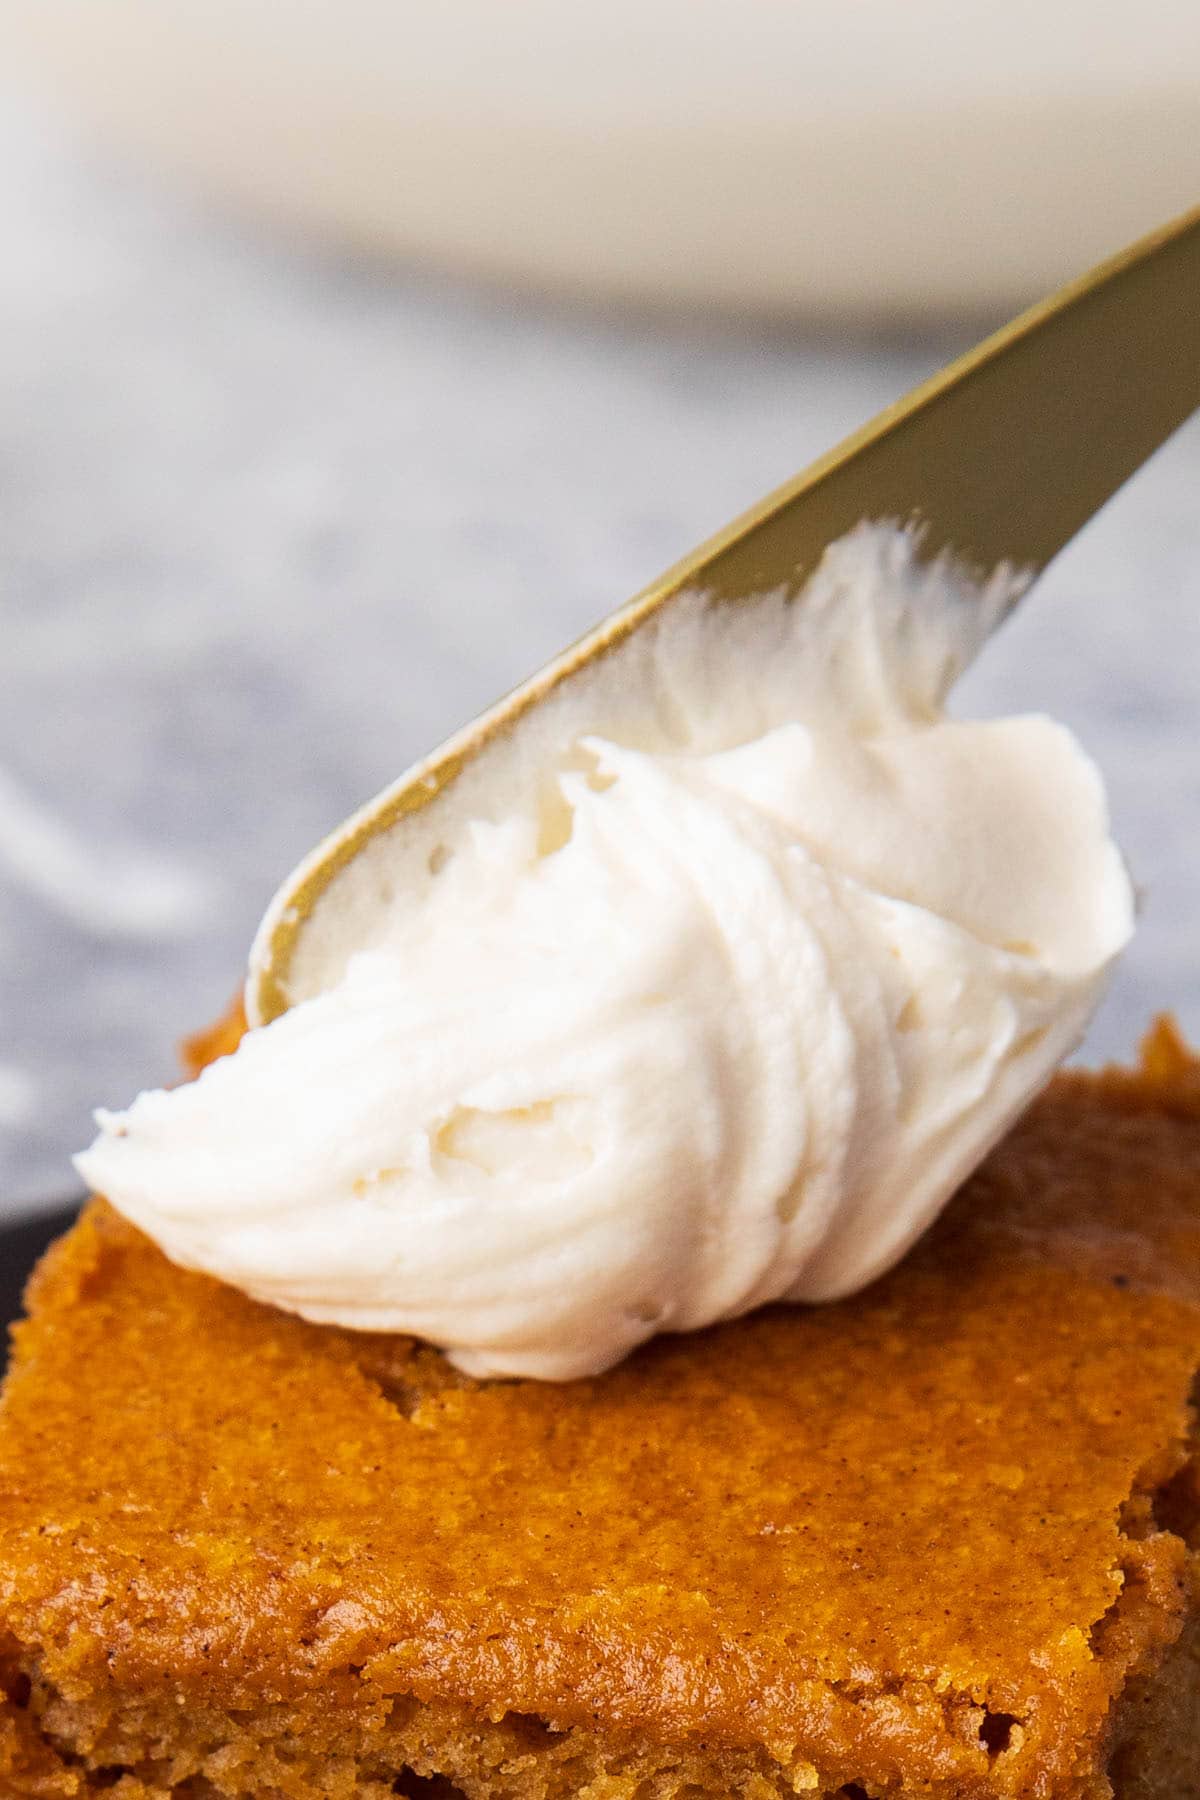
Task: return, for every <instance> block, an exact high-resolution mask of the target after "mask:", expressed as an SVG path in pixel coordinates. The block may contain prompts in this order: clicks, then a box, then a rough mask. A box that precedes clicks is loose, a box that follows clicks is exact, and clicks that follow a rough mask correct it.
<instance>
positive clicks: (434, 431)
mask: <svg viewBox="0 0 1200 1800" xmlns="http://www.w3.org/2000/svg"><path fill="white" fill-rule="evenodd" d="M0 241H2V242H3V246H4V252H3V256H2V257H0V630H2V634H3V636H2V640H0V641H2V643H3V656H2V657H0V1028H2V1033H3V1035H2V1037H0V1195H2V1196H3V1202H2V1204H3V1206H4V1207H5V1208H6V1209H7V1210H8V1211H9V1212H10V1213H11V1212H17V1211H21V1210H26V1209H28V1208H30V1207H32V1206H34V1205H38V1204H45V1203H48V1202H49V1201H51V1200H52V1199H54V1198H56V1197H58V1196H60V1195H62V1194H64V1193H67V1192H69V1191H70V1190H71V1189H72V1187H73V1185H74V1179H73V1176H72V1173H71V1170H70V1167H69V1163H68V1155H69V1152H70V1151H71V1150H72V1149H74V1148H78V1147H79V1146H80V1145H81V1144H82V1143H83V1142H84V1141H85V1140H86V1139H87V1138H88V1136H89V1135H90V1127H89V1118H88V1113H89V1108H90V1107H91V1106H92V1105H93V1104H95V1103H97V1102H103V1103H121V1102H123V1101H124V1100H125V1099H127V1098H128V1097H129V1096H130V1095H131V1093H132V1092H133V1090H134V1089H135V1088H137V1087H138V1086H139V1085H145V1084H148V1083H156V1082H160V1081H163V1080H168V1079H170V1078H171V1075H172V1070H173V1067H174V1062H173V1056H174V1051H173V1046H174V1044H175V1042H176V1040H177V1039H178V1038H179V1036H180V1035H181V1034H182V1033H183V1032H185V1031H187V1030H189V1029H191V1028H192V1027H194V1026H195V1025H197V1024H199V1023H201V1022H203V1021H205V1020H206V1019H207V1018H209V1017H210V1016H211V1015H212V1014H214V1013H215V1012H216V1011H217V1010H218V1009H219V1008H221V1007H222V1006H223V1005H224V1004H225V1002H226V1001H227V999H228V998H229V996H230V994H231V993H232V991H233V989H234V987H235V986H236V984H237V982H238V979H239V972H240V969H241V966H242V964H243V961H244V956H245V951H246V947H247V945H248V942H249V938H250V935H251V932H252V930H253V927H254V925H255V923H256V921H257V918H258V915H259V913H260V911H261V909H262V907H263V905H264V903H265V901H266V899H267V898H268V896H269V894H270V892H271V890H272V889H273V887H274V885H275V883H276V881H277V879H278V878H279V876H280V875H281V874H282V873H283V872H284V871H285V870H286V869H287V868H288V867H289V866H290V865H291V864H292V863H293V862H294V861H295V860H296V858H297V857H298V856H299V855H300V854H301V853H302V852H303V851H305V850H306V849H307V848H308V847H309V846H310V845H311V844H312V843H313V842H314V841H315V840H316V839H317V838H318V837H319V836H320V835H321V834H322V833H323V832H324V831H325V830H326V829H327V828H328V827H329V826H330V825H332V824H333V823H334V822H336V821H337V820H338V819H339V818H340V817H342V816H343V815H344V814H345V813H346V812H347V811H348V810H349V809H350V808H351V807H352V806H353V805H354V804H355V803H356V802H357V801H359V800H361V799H362V798H364V797H365V796H366V795H368V794H370V793H371V792H372V791H373V790H375V789H376V788H377V787H379V786H380V785H382V784H383V783H384V782H385V781H387V780H388V779H390V778H391V777H392V776H394V775H395V774H396V773H397V772H398V771H399V770H400V769H402V768H403V767H404V765H405V764H406V763H407V762H408V761H409V760H410V759H411V758H412V757H413V756H414V755H416V754H418V753H419V752H420V751H422V750H424V749H426V748H428V747H429V746H431V745H432V744H434V743H436V742H437V741H438V740H439V739H440V738H442V737H443V736H444V735H445V734H446V732H447V731H448V730H450V729H451V728H452V727H453V726H455V725H456V724H458V723H460V722H461V721H462V720H463V719H465V718H467V717H469V716H470V715H471V714H472V713H473V712H475V711H477V710H478V709H479V708H480V707H481V706H482V705H484V704H486V703H487V702H488V701H490V700H491V699H493V698H494V697H495V696H496V695H497V694H498V693H499V692H500V691H502V690H503V689H504V688H506V687H507V686H509V685H511V684H512V683H513V682H514V681H516V680H518V679H519V678H520V677H521V676H523V675H524V674H526V673H527V672H528V671H529V670H530V669H531V668H533V667H534V666H536V665H537V664H538V663H539V662H540V661H542V660H543V659H544V658H545V657H546V656H548V655H549V654H551V653H552V652H553V651H555V650H556V649H558V648H559V647H560V646H561V645H562V644H563V643H564V642H565V641H566V640H567V639H569V638H571V637H572V636H574V635H576V634H578V633H579V631H581V630H582V629H583V628H584V627H586V626H587V625H589V624H590V623H592V622H593V621H594V620H596V619H597V618H599V617H600V616H602V615H603V614H604V613H605V612H607V611H608V610H609V609H610V608H611V607H612V606H613V605H614V604H615V603H617V602H618V601H620V600H621V599H623V598H624V597H625V596H626V595H627V594H629V593H630V592H631V591H633V590H634V589H635V588H637V587H638V586H640V585H641V584H642V583H643V582H644V581H645V580H646V579H647V578H649V577H650V576H652V575H653V574H655V573H657V571H658V570H659V569H660V568H661V567H663V566H664V565H666V564H667V563H668V562H670V561H671V560H672V559H673V558H675V557H676V556H677V555H678V554H680V553H681V552H682V551H684V550H685V549H686V548H688V546H689V545H691V544H692V543H693V542H694V541H696V540H697V539H698V538H699V537H701V536H703V535H705V534H706V533H707V532H708V531H709V530H711V529H712V528H714V527H715V526H717V525H718V524H720V523H722V522H723V521H724V520H725V519H726V518H727V517H729V516H730V515H732V514H733V513H734V512H735V511H737V510H738V509H739V508H740V507H741V506H743V505H744V504H746V503H747V502H749V501H751V500H753V499H754V498H756V497H757V496H758V495H759V494H760V493H762V492H763V491H764V490H765V489H767V488H768V487H770V486H771V485H773V484H774V483H776V482H778V481H780V480H782V479H783V478H785V477H786V476H788V475H789V474H790V473H792V472H793V471H794V470H795V469H796V468H798V467H799V466H800V465H802V464H803V463H804V462H805V461H806V460H808V459H809V458H810V457H812V456H813V455H814V454H816V453H817V452H818V451H820V450H822V449H824V448H825V447H826V446H827V445H828V444H829V443H831V442H832V441H834V440H835V439H836V438H838V437H839V436H840V435H842V434H843V433H844V432H846V431H847V430H849V429H851V428H852V427H853V426H855V425H857V424H858V423H860V422H861V421H862V420H863V419H864V418H865V417H867V416H868V415H869V414H870V413H872V412H873V411H874V410H875V409H876V408H877V407H879V406H880V405H881V404H883V403H884V402H885V401H888V400H890V399H892V398H894V397H895V396H896V395H898V394H900V393H902V392H903V391H904V390H905V389H906V388H908V387H909V386H910V385H911V384H912V383H913V382H914V381H916V380H917V379H919V378H920V377H921V376H923V375H924V374H926V373H928V372H929V371H930V370H931V369H933V368H935V367H936V366H937V365H939V364H940V363H941V362H942V361H944V360H945V358H946V357H947V356H949V355H950V354H952V353H953V352H954V351H955V350H956V349H958V348H960V347H961V346H962V345H963V344H964V343H965V342H966V340H967V338H968V337H969V336H970V335H971V333H970V331H969V330H968V328H967V327H965V326H964V327H963V329H962V330H961V331H959V332H954V331H952V330H943V331H941V332H940V333H937V334H931V335H930V336H929V337H928V338H925V339H912V338H909V339H906V340H904V341H887V340H874V341H858V340H854V339H851V338H846V339H844V340H843V339H836V338H830V337H829V336H825V337H821V338H817V337H813V338H806V337H805V336H804V335H803V334H802V333H801V332H800V331H799V330H796V331H792V332H783V331H776V332H774V333H773V334H766V333H763V332H762V331H761V330H755V329H752V328H750V327H745V328H739V327H738V326H737V325H735V324H730V323H726V324H724V325H719V324H713V323H710V324H703V323H701V322H697V321H694V320H693V321H690V322H689V321H662V320H659V321H655V320H631V319H626V320H621V319H614V318H604V317H602V316H596V317H586V316H582V315H579V314H570V313H566V312H563V311H555V310H548V309H547V310H543V309H541V308H539V307H538V306H537V305H536V304H534V303H531V302H528V301H517V300H515V299H511V298H507V297H504V296H497V295H485V294H478V293H473V292H470V291H465V290H462V289H458V288H455V287H453V286H450V285H446V284H443V283H440V282H438V281H437V280H435V279H433V278H429V277H424V276H421V275H419V274H414V273H409V274H400V275H396V274H389V273H386V272H384V271H381V270H378V269H371V268H365V267H348V266H346V265H344V264H338V263H336V262H334V261H331V260H329V259H327V258H326V257H324V256H322V255H321V254H319V253H316V252H309V251H307V250H305V249H304V248H303V247H302V246H297V245H289V244H286V243H280V242H272V241H264V240H263V238H262V237H261V235H259V234H256V233H252V232H251V231H249V230H248V229H247V228H245V227H242V226H240V225H238V224H236V223H231V222H229V221H227V220H224V219H221V218H219V217H215V216H213V215H211V214H208V213H206V212H205V211H203V210H202V209H201V208H199V207H197V206H195V205H193V204H192V203H190V202H189V201H187V200H186V199H181V198H180V197H178V196H176V195H172V194H169V193H166V192H163V191H159V190H158V189H156V187H155V186H154V184H153V183H152V182H151V181H150V180H148V179H146V178H145V177H143V176H141V175H139V174H138V173H137V172H135V171H133V170H131V169H127V168H123V167H121V166H119V165H118V164H117V163H115V162H111V161H110V162H105V161H104V160H103V159H100V158H98V157H96V156H95V155H94V154H92V153H90V152H87V151H85V150H84V148H83V147H81V146H80V145H78V144H76V143H75V142H73V141H72V139H71V138H70V137H69V135H67V134H66V133H65V131H63V130H62V129H61V128H60V127H59V126H57V125H54V124H53V123H51V122H50V121H49V120H48V119H46V118H44V117H41V116H39V115H38V114H36V113H35V112H33V111H32V110H31V109H30V108H29V107H28V105H27V104H25V103H24V102H18V101H17V100H16V99H15V98H13V97H12V96H9V97H8V98H3V97H0ZM1030 427H1031V429H1036V420H1031V421H1030ZM1198 494H1200V428H1197V426H1195V425H1193V426H1192V427H1190V428H1189V429H1187V430H1185V431H1184V432H1183V433H1181V434H1180V435H1179V436H1178V437H1177V439H1176V440H1175V441H1174V442H1173V443H1172V444H1171V445H1169V446H1168V447H1167V448H1166V449H1165V450H1164V451H1162V452H1161V453H1160V454H1159V456H1158V457H1157V458H1156V459H1155V460H1154V462H1153V463H1152V464H1151V465H1150V466H1149V467H1148V468H1147V469H1146V470H1144V471H1143V473H1142V474H1141V475H1139V477H1138V478H1137V479H1136V480H1135V481H1134V482H1133V483H1132V484H1131V485H1130V487H1129V488H1128V489H1127V490H1126V491H1125V493H1124V494H1123V495H1122V496H1121V497H1120V498H1119V500H1118V501H1117V502H1116V503H1115V504H1114V505H1112V506H1111V507H1110V508H1109V509H1108V511H1107V512H1106V513H1105V515H1104V516H1102V517H1101V518H1100V519H1098V520H1097V521H1095V522H1094V524H1093V525H1092V526H1090V527H1089V529H1088V530H1087V531H1086V532H1085V533H1084V534H1083V536H1082V537H1081V538H1080V539H1079V540H1078V542H1077V543H1076V544H1075V545H1074V546H1073V547H1072V548H1071V549H1070V551H1069V552H1068V553H1067V554H1066V555H1064V556H1063V557H1062V558H1061V559H1060V562H1059V563H1058V564H1057V565H1056V567H1055V568H1054V569H1053V570H1052V571H1051V572H1050V573H1049V574H1048V575H1047V577H1046V578H1045V579H1044V581H1043V582H1042V584H1041V585H1040V587H1039V589H1038V591H1037V592H1036V594H1035V595H1034V596H1033V597H1032V598H1031V599H1030V600H1029V601H1028V602H1027V604H1026V605H1025V607H1024V608H1023V610H1022V612H1021V613H1020V615H1019V616H1018V617H1017V619H1016V620H1015V621H1014V622H1013V623H1012V624H1011V625H1010V626H1009V627H1008V628H1007V629H1006V631H1005V632H1004V633H1003V634H1002V635H1001V637H1000V639H998V640H997V642H996V643H995V644H994V645H993V646H992V647H991V648H990V649H989V651H988V653H987V655H986V657H985V659H984V660H983V662H982V663H981V664H980V666H979V667H978V668H977V669H976V670H975V671H974V672H973V673H972V675H971V677H970V678H969V681H968V683H967V684H966V686H965V689H964V692H963V696H962V698H963V703H964V704H969V705H972V706H977V707H979V708H980V709H981V710H984V711H1014V710H1020V709H1026V708H1048V709H1052V710H1053V711H1055V712H1056V713H1057V714H1059V715H1060V716H1062V717H1064V718H1065V719H1067V720H1068V721H1070V723H1071V724H1072V725H1074V726H1075V727H1076V728H1077V729H1078V730H1079V731H1080V733H1081V734H1082V735H1083V737H1084V738H1085V740H1086V741H1087V743H1088V744H1089V745H1090V746H1091V748H1092V749H1093V751H1094V752H1095V753H1096V754H1097V755H1098V757H1099V759H1100V760H1101V762H1102V764H1103V766H1104V768H1105V770H1106V773H1107V775H1108V778H1109V782H1110V785H1111V792H1112V798H1113V805H1114V809H1115V813H1116V817H1117V821H1118V827H1119V832H1120V835H1121V837H1122V840H1123V842H1124V844H1125V845H1126V847H1127V850H1128V853H1129V856H1130V859H1131V861H1132V864H1133V867H1134V870H1135V872H1136V874H1137V876H1138V879H1139V881H1140V882H1141V883H1142V884H1143V885H1144V887H1145V896H1146V897H1145V915H1144V921H1143V924H1142V928H1141V931H1140V933H1139V936H1138V939H1137V941H1136V943H1135V945H1134V947H1133V948H1132V950H1131V951H1130V953H1129V955H1128V957H1127V959H1126V961H1125V963H1124V966H1123V967H1122V969H1121V971H1120V973H1119V976H1118V979H1117V981H1116V983H1115V985H1114V989H1113V992H1112V995H1111V997H1110V999H1109V1001H1108V1002H1107V1003H1106V1006H1105V1008H1104V1011H1103V1012H1102V1014H1101V1015H1100V1017H1099V1018H1098V1019H1097V1022H1096V1024H1095V1027H1094V1029H1093V1033H1092V1037H1091V1040H1090V1043H1089V1046H1088V1048H1089V1052H1091V1053H1094V1054H1096V1055H1108V1054H1125V1053H1127V1052H1128V1051H1129V1050H1130V1048H1131V1046H1132V1044H1133V1043H1134V1041H1135V1038H1136V1035H1137V1033H1138V1030H1139V1028H1140V1027H1141V1025H1142V1023H1143V1022H1144V1020H1145V1019H1146V1017H1147V1015H1148V1013H1149V1012H1150V1011H1151V1010H1152V1009H1153V1008H1155V1007H1158V1006H1162V1005H1165V1004H1174V1005H1175V1006H1176V1007H1177V1008H1178V1010H1179V1011H1180V1013H1181V1015H1182V1017H1183V1019H1184V1022H1185V1024H1186V1025H1188V1026H1189V1027H1190V1029H1191V1031H1192V1033H1193V1034H1194V1035H1196V1036H1200V931H1198V930H1197V926H1196V907H1197V899H1198V897H1200V751H1198V748H1197V714H1198V702H1200V507H1198V505H1197V495H1198ZM297 1104H298V1105H302V1104H303V1098H302V1096H298V1099H297Z"/></svg>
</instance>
